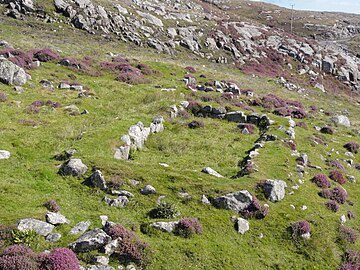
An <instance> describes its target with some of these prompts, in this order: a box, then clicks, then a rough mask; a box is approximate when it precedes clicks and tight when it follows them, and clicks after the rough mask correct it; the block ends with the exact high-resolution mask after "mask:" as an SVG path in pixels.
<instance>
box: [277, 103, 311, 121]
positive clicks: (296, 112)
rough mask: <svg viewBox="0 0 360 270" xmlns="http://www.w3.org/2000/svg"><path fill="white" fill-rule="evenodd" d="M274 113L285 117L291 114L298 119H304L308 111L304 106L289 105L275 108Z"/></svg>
mask: <svg viewBox="0 0 360 270" xmlns="http://www.w3.org/2000/svg"><path fill="white" fill-rule="evenodd" d="M274 114H276V115H280V116H283V117H286V116H291V117H293V118H297V119H303V118H305V117H306V112H305V111H304V110H303V109H302V108H296V107H288V106H285V107H280V108H276V109H275V110H274Z"/></svg>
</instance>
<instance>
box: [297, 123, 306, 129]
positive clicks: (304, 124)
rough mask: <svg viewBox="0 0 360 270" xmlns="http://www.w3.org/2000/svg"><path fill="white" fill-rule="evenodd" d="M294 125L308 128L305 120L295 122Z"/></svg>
mask: <svg viewBox="0 0 360 270" xmlns="http://www.w3.org/2000/svg"><path fill="white" fill-rule="evenodd" d="M296 126H297V127H301V128H303V129H308V126H307V124H306V123H305V122H297V123H296Z"/></svg>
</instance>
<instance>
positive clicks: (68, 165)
mask: <svg viewBox="0 0 360 270" xmlns="http://www.w3.org/2000/svg"><path fill="white" fill-rule="evenodd" d="M87 169H88V167H87V166H86V165H85V164H84V163H82V161H81V159H78V158H72V159H70V160H68V161H67V162H65V163H64V164H63V165H62V166H61V167H60V170H59V173H60V174H61V175H70V176H80V175H82V174H84V173H86V171H87Z"/></svg>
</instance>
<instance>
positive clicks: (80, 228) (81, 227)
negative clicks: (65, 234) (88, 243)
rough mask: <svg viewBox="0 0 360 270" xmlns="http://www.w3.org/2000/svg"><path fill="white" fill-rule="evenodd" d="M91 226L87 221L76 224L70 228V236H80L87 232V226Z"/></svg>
mask: <svg viewBox="0 0 360 270" xmlns="http://www.w3.org/2000/svg"><path fill="white" fill-rule="evenodd" d="M90 225H91V222H90V221H89V220H87V221H81V222H79V223H78V224H76V225H75V226H74V227H72V228H71V230H70V234H82V233H84V232H86V231H87V229H88V228H89V226H90Z"/></svg>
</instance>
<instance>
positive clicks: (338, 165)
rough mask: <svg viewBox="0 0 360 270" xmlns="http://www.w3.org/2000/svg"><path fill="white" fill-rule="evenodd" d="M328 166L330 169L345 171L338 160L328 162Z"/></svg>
mask: <svg viewBox="0 0 360 270" xmlns="http://www.w3.org/2000/svg"><path fill="white" fill-rule="evenodd" d="M326 165H328V166H329V167H334V168H337V169H340V170H343V169H344V166H343V165H341V163H340V161H339V160H337V159H336V160H328V161H327V162H326Z"/></svg>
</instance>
